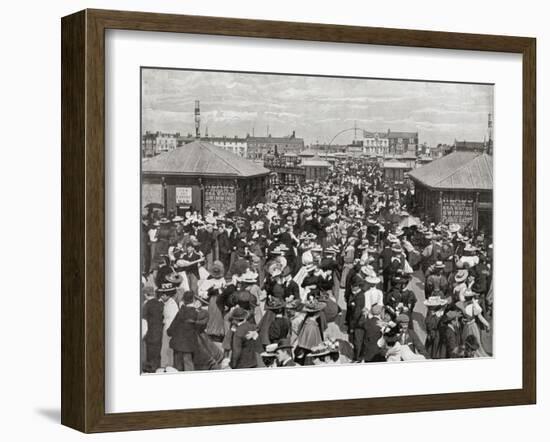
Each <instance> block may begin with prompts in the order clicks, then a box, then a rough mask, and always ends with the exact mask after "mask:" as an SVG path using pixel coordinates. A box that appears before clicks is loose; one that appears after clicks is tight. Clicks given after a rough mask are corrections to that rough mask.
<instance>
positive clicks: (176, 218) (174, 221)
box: [172, 216, 184, 223]
mask: <svg viewBox="0 0 550 442" xmlns="http://www.w3.org/2000/svg"><path fill="white" fill-rule="evenodd" d="M182 221H184V219H183V217H181V216H175V217H174V218H172V222H173V223H181V222H182Z"/></svg>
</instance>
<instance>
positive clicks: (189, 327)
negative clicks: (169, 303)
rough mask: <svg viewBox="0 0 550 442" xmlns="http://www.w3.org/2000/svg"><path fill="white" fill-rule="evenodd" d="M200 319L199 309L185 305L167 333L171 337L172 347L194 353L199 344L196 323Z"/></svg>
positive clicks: (175, 349)
mask: <svg viewBox="0 0 550 442" xmlns="http://www.w3.org/2000/svg"><path fill="white" fill-rule="evenodd" d="M197 320H198V313H197V310H196V309H194V308H193V307H187V306H183V307H182V308H181V309H180V311H179V312H178V314H177V315H176V317H175V318H174V320H173V321H172V324H171V325H170V327H168V330H166V333H168V336H170V337H171V338H172V339H170V348H172V349H173V350H174V351H180V352H183V353H194V352H195V351H196V350H197V346H198V335H197V331H196V323H197Z"/></svg>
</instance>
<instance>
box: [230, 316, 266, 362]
mask: <svg viewBox="0 0 550 442" xmlns="http://www.w3.org/2000/svg"><path fill="white" fill-rule="evenodd" d="M248 316H249V313H248V312H247V311H246V310H245V309H243V308H241V307H235V308H234V309H233V310H232V311H231V313H230V321H231V323H232V329H234V330H232V331H233V332H232V334H231V359H230V362H229V366H230V367H231V368H232V369H238V368H255V367H257V366H258V357H259V354H260V352H261V351H262V349H261V345H260V344H259V340H258V338H257V337H254V338H251V334H254V333H255V332H256V331H257V329H256V326H255V325H254V324H252V323H251V322H250V321H248V320H247V319H248ZM256 336H257V335H256Z"/></svg>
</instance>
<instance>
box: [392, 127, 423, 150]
mask: <svg viewBox="0 0 550 442" xmlns="http://www.w3.org/2000/svg"><path fill="white" fill-rule="evenodd" d="M387 137H388V141H389V143H388V144H389V146H388V149H389V152H390V153H392V154H397V155H400V154H403V153H406V152H412V153H415V154H416V151H417V149H418V132H392V131H391V130H390V129H388V133H387Z"/></svg>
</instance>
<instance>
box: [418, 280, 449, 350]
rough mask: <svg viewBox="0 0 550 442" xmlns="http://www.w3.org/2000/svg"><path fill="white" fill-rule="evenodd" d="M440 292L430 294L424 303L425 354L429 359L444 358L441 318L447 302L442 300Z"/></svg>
mask: <svg viewBox="0 0 550 442" xmlns="http://www.w3.org/2000/svg"><path fill="white" fill-rule="evenodd" d="M441 296H442V293H441V292H440V291H434V292H432V296H431V297H430V298H428V299H426V300H425V301H424V305H425V306H426V308H427V309H428V311H427V313H426V319H425V321H424V323H425V325H426V342H425V343H424V346H425V347H426V353H427V354H428V357H429V358H430V359H443V358H445V349H444V347H443V346H442V345H441V326H442V318H443V317H444V315H445V308H446V306H447V300H446V299H443V298H442V297H441Z"/></svg>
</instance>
